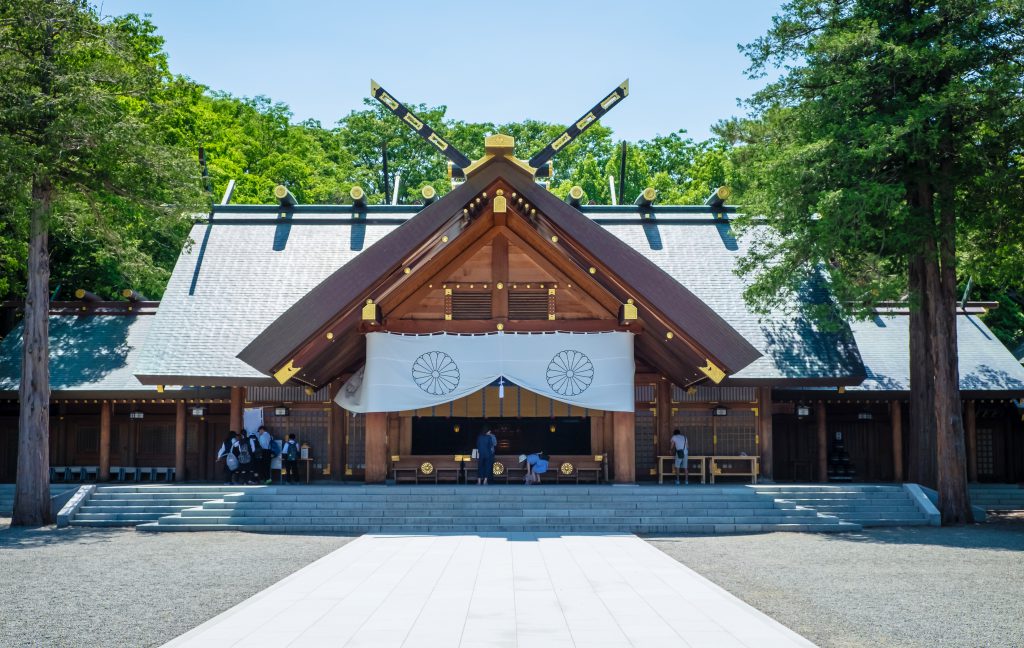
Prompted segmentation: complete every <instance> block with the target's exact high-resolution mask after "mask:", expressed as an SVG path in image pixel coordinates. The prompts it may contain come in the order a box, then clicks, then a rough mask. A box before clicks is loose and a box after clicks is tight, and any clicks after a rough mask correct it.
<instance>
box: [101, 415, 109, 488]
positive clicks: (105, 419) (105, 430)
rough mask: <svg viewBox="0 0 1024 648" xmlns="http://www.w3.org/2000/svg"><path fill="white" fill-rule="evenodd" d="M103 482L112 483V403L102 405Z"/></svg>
mask: <svg viewBox="0 0 1024 648" xmlns="http://www.w3.org/2000/svg"><path fill="white" fill-rule="evenodd" d="M99 480H100V481H101V482H105V481H110V401H107V400H105V401H103V403H101V404H100V474H99Z"/></svg>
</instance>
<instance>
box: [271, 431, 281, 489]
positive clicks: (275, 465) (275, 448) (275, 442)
mask: <svg viewBox="0 0 1024 648" xmlns="http://www.w3.org/2000/svg"><path fill="white" fill-rule="evenodd" d="M281 448H282V444H281V439H278V438H277V436H275V435H274V434H273V433H271V435H270V479H271V481H273V480H275V479H276V480H277V481H278V482H281V481H282V480H281V468H282V467H283V464H282V460H281ZM275 471H276V473H275Z"/></svg>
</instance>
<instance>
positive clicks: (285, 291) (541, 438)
mask: <svg viewBox="0 0 1024 648" xmlns="http://www.w3.org/2000/svg"><path fill="white" fill-rule="evenodd" d="M378 89H379V87H375V96H376V91H377V90H378ZM384 94H385V96H386V97H387V98H390V97H389V96H387V95H386V93H384ZM378 98H380V97H379V96H378ZM381 100H382V101H385V100H384V99H381ZM396 104H397V102H396ZM397 105H399V106H400V104H397ZM396 114H397V113H396ZM409 114H411V113H409ZM414 127H415V126H414ZM439 148H440V147H439ZM536 172H537V168H536V167H535V166H534V165H532V164H529V163H528V162H525V161H523V160H520V159H518V158H517V157H516V156H515V154H514V142H513V141H512V139H511V138H510V137H507V136H502V135H496V136H491V137H489V138H488V139H487V146H486V154H485V155H484V157H483V158H481V159H480V160H476V161H473V162H471V163H469V164H465V165H461V166H459V167H458V169H457V173H456V175H461V176H462V177H464V178H465V180H464V181H463V182H461V183H460V184H457V185H455V186H454V187H453V189H452V190H451V191H450V192H449V193H447V194H446V195H445V196H443V197H441V198H439V199H434V195H433V192H432V191H430V190H427V191H425V195H424V200H423V201H422V203H420V204H416V205H391V204H368V202H367V201H366V199H365V197H364V195H363V194H362V192H361V191H360V190H358V188H356V189H353V191H352V201H351V204H345V205H301V204H296V201H295V200H294V199H293V198H292V197H291V194H289V193H288V191H287V190H286V189H285V188H284V187H279V188H278V189H277V190H276V194H275V195H276V198H277V200H276V201H275V202H274V203H273V204H267V205H236V204H230V203H229V204H220V205H216V206H215V207H213V209H212V211H211V212H210V213H209V214H207V215H204V216H203V217H202V218H201V219H199V220H197V222H196V224H195V225H194V227H193V229H192V232H191V240H190V242H189V244H188V245H186V246H185V248H184V249H183V250H182V252H181V256H180V257H179V259H178V262H177V264H176V266H175V268H174V271H173V274H172V276H171V278H170V281H169V283H168V285H167V289H166V292H165V294H164V296H163V299H162V300H161V301H160V302H159V303H156V302H145V301H131V300H126V301H119V302H108V301H98V300H95V299H92V300H90V299H84V300H81V301H71V302H54V303H53V304H52V307H51V315H50V335H51V380H52V389H53V394H52V401H53V405H52V418H51V421H52V424H51V448H50V457H51V463H52V464H53V465H55V466H61V467H80V466H89V467H95V470H96V477H97V478H99V479H105V478H107V477H108V476H109V475H110V473H111V467H125V466H130V467H168V468H174V469H175V473H174V475H175V478H177V479H183V480H209V479H217V477H218V474H219V473H218V472H217V471H216V469H215V465H214V459H215V454H216V449H217V447H218V444H219V443H220V442H221V440H222V439H223V438H224V435H225V434H226V432H227V431H228V430H230V429H234V430H238V429H241V427H242V426H243V416H244V413H245V411H246V410H253V409H255V408H262V410H263V420H264V421H265V423H266V425H267V426H268V427H269V428H270V429H271V430H272V431H274V432H275V433H277V434H278V435H283V434H288V433H292V432H294V433H296V434H297V435H298V437H299V439H300V440H301V441H303V442H305V443H307V444H308V445H309V453H310V457H311V459H312V461H311V464H310V468H311V470H312V473H313V478H314V479H317V478H319V479H328V480H365V481H366V482H382V481H384V480H385V479H390V478H392V477H393V476H394V475H395V473H394V470H393V469H394V468H396V467H399V466H405V465H410V466H412V470H413V471H414V472H416V471H420V470H421V468H420V467H422V466H423V465H424V464H428V465H429V466H430V470H433V471H437V473H436V475H435V477H436V478H440V479H444V478H446V475H445V473H444V469H445V467H446V466H450V464H451V463H452V462H458V461H460V460H462V459H468V456H469V454H470V450H471V448H472V447H474V443H475V438H476V434H477V432H478V431H479V430H480V429H482V428H483V427H489V428H491V429H493V430H494V431H495V432H496V434H497V437H498V441H499V446H498V460H499V464H500V465H501V466H502V468H504V469H508V470H511V469H512V468H513V466H514V465H515V464H516V463H517V457H518V455H519V454H521V453H528V452H536V451H545V452H547V453H549V454H550V455H552V457H553V458H554V462H553V465H554V466H556V468H560V466H562V465H563V464H568V465H569V466H570V467H569V469H568V470H569V471H570V472H571V471H573V470H575V469H576V468H580V469H582V468H584V467H587V466H591V465H592V464H597V466H596V467H597V468H598V471H597V472H595V478H596V479H603V478H604V474H606V475H607V479H609V480H610V481H615V482H626V483H628V482H634V481H638V480H649V479H656V478H657V475H658V471H659V463H660V462H659V459H658V458H659V457H661V456H666V455H670V454H671V452H670V450H669V437H670V435H671V432H672V430H673V429H676V428H678V429H680V430H682V431H683V432H684V433H685V434H686V435H687V436H688V438H689V441H690V446H691V449H690V454H691V456H706V457H710V458H715V462H716V463H714V464H713V465H710V467H711V469H712V470H714V471H715V472H717V473H719V474H718V477H719V478H720V479H721V478H723V477H726V476H727V475H728V474H729V473H735V474H737V475H743V474H744V473H747V472H754V473H756V474H759V475H760V476H761V477H763V478H770V479H774V480H776V481H829V480H847V481H858V482H864V481H881V482H891V481H901V480H902V479H903V478H904V475H905V474H906V470H905V468H906V466H907V464H908V459H909V452H910V448H909V446H908V440H907V438H906V435H904V434H903V431H904V430H906V429H907V427H908V407H907V400H908V396H909V391H908V390H909V373H910V372H909V359H908V319H909V318H908V317H907V312H906V310H905V309H903V308H901V307H899V306H896V305H894V306H892V307H891V308H887V309H883V310H880V311H879V312H878V313H877V315H876V316H875V317H874V319H872V320H870V321H865V322H851V323H849V325H848V326H846V327H844V328H842V329H841V330H838V331H832V330H827V331H826V330H822V329H820V328H819V327H818V326H816V325H815V323H814V322H813V321H812V320H810V319H809V318H807V317H805V316H803V315H801V314H800V313H801V310H802V309H801V306H805V305H808V304H812V303H820V302H821V300H827V299H828V293H827V290H826V289H825V285H824V283H823V282H822V283H821V284H820V285H817V286H808V289H807V290H806V291H804V292H803V293H802V294H801V295H800V296H799V297H798V298H797V299H799V300H803V301H802V302H800V301H798V302H796V303H792V304H790V305H789V307H787V308H784V309H780V310H778V311H775V312H769V313H766V314H758V313H755V312H753V311H752V310H751V309H750V308H749V307H748V306H747V305H746V304H745V302H744V300H743V290H744V287H745V285H746V284H745V280H744V279H743V278H741V277H740V276H738V275H737V274H736V273H735V268H736V264H737V261H738V260H739V259H740V258H741V257H742V256H743V254H744V252H745V248H746V243H745V240H746V238H743V239H738V238H736V237H735V236H734V233H733V231H732V229H731V226H730V221H731V218H732V216H733V214H735V212H736V208H735V207H733V206H730V205H727V204H725V201H724V198H725V197H727V196H726V192H725V191H724V190H723V191H721V192H716V195H715V196H712V199H710V200H709V201H708V202H709V204H707V205H698V206H690V205H687V206H677V205H661V204H659V203H658V202H657V196H656V194H655V193H654V192H653V190H646V191H644V192H643V193H641V194H640V196H639V197H638V198H637V200H636V201H635V202H634V203H630V204H623V205H585V204H581V203H580V202H579V197H580V194H579V192H576V191H574V192H572V193H571V194H570V197H569V199H568V200H564V201H563V200H560V199H559V198H557V197H556V196H555V195H554V194H552V193H551V192H550V191H548V189H547V188H546V186H545V185H543V184H541V183H538V182H537V179H536ZM753 235H756V233H754V234H753ZM985 308H986V305H985V304H973V303H968V304H965V305H964V306H963V307H962V308H961V310H960V311H959V312H958V317H957V321H958V335H959V344H960V381H961V385H960V387H961V390H962V396H963V399H964V416H965V422H966V434H967V448H968V471H969V478H970V479H971V480H972V481H997V482H998V481H1021V480H1024V427H1022V423H1021V412H1022V410H1021V409H1020V408H1021V402H1024V401H1018V400H1016V399H1022V398H1024V367H1022V366H1021V365H1020V363H1018V362H1017V361H1016V360H1015V359H1014V357H1013V356H1012V355H1011V354H1010V352H1009V351H1008V350H1007V349H1006V348H1005V347H1003V346H1002V344H1001V343H1000V342H999V341H998V340H997V339H996V338H995V336H994V335H993V334H992V333H991V332H990V331H989V330H988V328H986V326H985V324H984V323H983V322H982V320H981V319H980V316H981V315H982V314H983V313H984V311H985ZM20 338H21V335H20V329H19V328H15V329H14V330H12V331H11V332H10V334H9V335H7V336H6V337H5V338H4V339H3V340H2V342H0V481H13V479H14V476H15V463H16V448H17V443H16V439H17V407H18V404H17V389H18V380H19V376H20V353H21V339H20ZM424 470H425V469H424ZM556 472H558V471H557V470H556ZM598 472H600V473H601V474H598ZM150 476H152V475H150Z"/></svg>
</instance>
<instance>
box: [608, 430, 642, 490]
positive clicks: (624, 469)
mask: <svg viewBox="0 0 1024 648" xmlns="http://www.w3.org/2000/svg"><path fill="white" fill-rule="evenodd" d="M611 415H612V416H611V418H612V429H613V433H612V434H613V437H614V445H613V447H614V448H615V454H614V456H613V457H612V461H614V462H615V483H617V484H632V483H635V482H636V415H635V414H634V413H633V412H611Z"/></svg>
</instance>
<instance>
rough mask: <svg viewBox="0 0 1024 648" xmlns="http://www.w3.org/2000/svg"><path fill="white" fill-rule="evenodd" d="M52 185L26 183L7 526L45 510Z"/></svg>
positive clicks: (42, 519) (45, 518) (40, 520)
mask: <svg viewBox="0 0 1024 648" xmlns="http://www.w3.org/2000/svg"><path fill="white" fill-rule="evenodd" d="M52 200H53V186H52V185H51V184H50V182H49V181H48V180H47V179H45V178H36V179H35V180H34V181H33V183H32V203H33V204H32V214H31V223H30V226H29V248H28V294H27V297H26V299H25V336H24V339H23V342H24V349H23V354H22V363H21V385H20V386H19V388H18V397H19V398H20V400H21V409H20V419H19V421H18V477H17V486H16V489H15V495H14V515H13V517H12V518H11V525H12V526H41V525H44V524H49V523H50V522H51V521H52V516H51V514H50V364H49V357H50V325H49V324H50V323H49V310H50V309H49V305H50V254H49V250H48V246H47V231H48V227H49V223H48V220H49V214H50V204H51V203H52Z"/></svg>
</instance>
